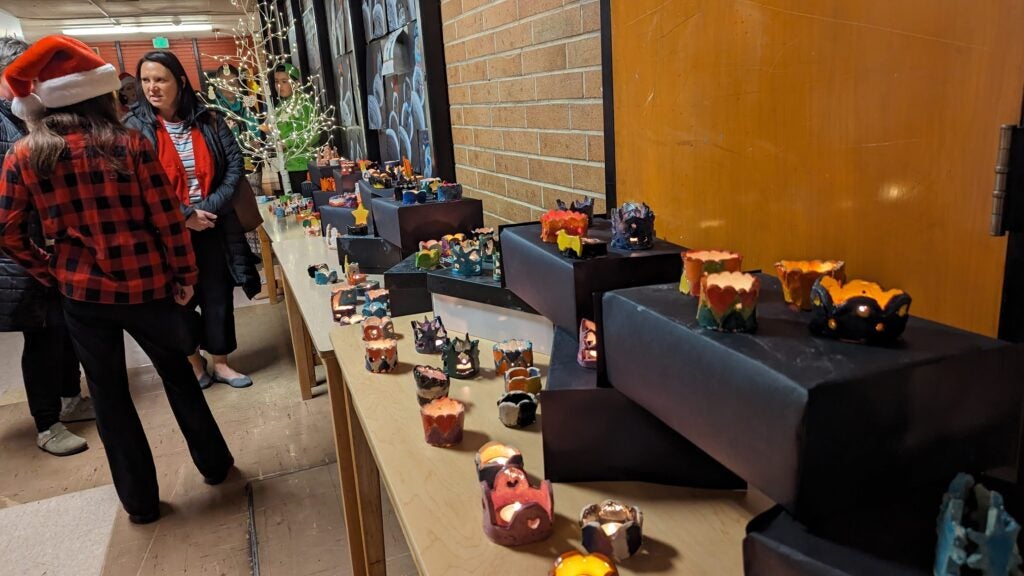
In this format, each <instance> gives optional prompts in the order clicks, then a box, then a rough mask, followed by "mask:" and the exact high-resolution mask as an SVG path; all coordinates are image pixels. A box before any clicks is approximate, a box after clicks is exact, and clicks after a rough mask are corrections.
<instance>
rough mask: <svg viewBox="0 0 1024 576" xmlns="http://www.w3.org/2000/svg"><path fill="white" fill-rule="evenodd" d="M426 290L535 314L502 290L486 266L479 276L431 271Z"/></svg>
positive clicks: (511, 293)
mask: <svg viewBox="0 0 1024 576" xmlns="http://www.w3.org/2000/svg"><path fill="white" fill-rule="evenodd" d="M427 289H428V290H429V291H430V293H432V294H444V295H446V296H453V297H455V298H462V299H463V300H472V301H473V302H480V303H483V304H490V305H491V306H497V307H499V308H508V309H510V310H518V311H520V312H527V313H529V314H536V313H537V311H536V310H534V309H533V308H531V307H530V305H529V304H527V303H526V302H523V300H522V299H521V298H519V296H516V295H515V294H514V293H513V292H512V291H511V290H509V289H507V288H503V287H502V286H501V282H499V281H497V280H494V278H493V277H492V269H491V267H490V266H487V265H485V266H484V272H483V274H482V275H480V276H468V277H465V276H459V275H457V274H453V273H452V271H451V270H450V269H448V270H445V269H438V270H431V271H429V272H427Z"/></svg>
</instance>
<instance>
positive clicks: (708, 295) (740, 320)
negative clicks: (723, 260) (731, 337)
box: [697, 272, 761, 332]
mask: <svg viewBox="0 0 1024 576" xmlns="http://www.w3.org/2000/svg"><path fill="white" fill-rule="evenodd" d="M700 284H701V294H700V302H699V303H698V304H697V323H698V324H700V325H701V326H702V327H704V328H708V329H711V330H719V331H721V332H754V331H756V330H757V296H758V294H759V293H760V291H761V282H760V281H759V280H758V279H757V277H756V276H753V275H751V274H744V273H742V272H718V273H716V274H705V275H704V276H703V277H701V279H700Z"/></svg>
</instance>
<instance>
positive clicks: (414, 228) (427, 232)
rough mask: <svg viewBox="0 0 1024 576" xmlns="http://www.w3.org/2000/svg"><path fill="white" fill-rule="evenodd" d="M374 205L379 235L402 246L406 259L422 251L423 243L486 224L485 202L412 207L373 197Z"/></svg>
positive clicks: (457, 202)
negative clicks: (421, 243)
mask: <svg viewBox="0 0 1024 576" xmlns="http://www.w3.org/2000/svg"><path fill="white" fill-rule="evenodd" d="M372 204H373V208H372V209H371V211H372V212H373V218H374V221H375V222H376V227H377V233H378V234H380V236H381V237H383V238H384V239H386V240H387V241H388V242H391V243H392V244H394V245H396V246H398V247H400V248H401V249H402V253H404V254H405V255H406V256H408V255H409V254H411V253H412V252H415V251H417V250H419V243H420V242H421V241H423V240H438V239H440V238H441V236H444V235H445V234H455V233H456V232H463V233H469V232H470V231H471V230H473V229H474V228H481V227H483V225H484V207H483V202H481V201H480V200H477V199H475V198H466V199H463V200H456V201H454V202H427V203H426V204H412V205H409V206H406V205H403V204H402V203H401V202H396V201H395V200H389V199H387V198H374V199H373V200H372Z"/></svg>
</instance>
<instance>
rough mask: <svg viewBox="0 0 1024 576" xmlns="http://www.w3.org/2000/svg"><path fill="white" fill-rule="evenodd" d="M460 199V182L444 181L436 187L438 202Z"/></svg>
mask: <svg viewBox="0 0 1024 576" xmlns="http://www.w3.org/2000/svg"><path fill="white" fill-rule="evenodd" d="M455 200H462V184H454V183H451V182H445V183H443V184H441V185H440V186H438V187H437V201H438V202H453V201H455Z"/></svg>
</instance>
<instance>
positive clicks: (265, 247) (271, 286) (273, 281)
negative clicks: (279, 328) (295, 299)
mask: <svg viewBox="0 0 1024 576" xmlns="http://www.w3.org/2000/svg"><path fill="white" fill-rule="evenodd" d="M257 230H258V231H259V236H260V257H261V258H262V259H263V274H264V275H265V276H266V277H267V298H268V299H269V300H270V303H271V304H277V276H276V274H275V273H274V253H273V251H272V250H271V249H270V236H267V231H266V230H264V229H263V226H260V227H259V228H257Z"/></svg>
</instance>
